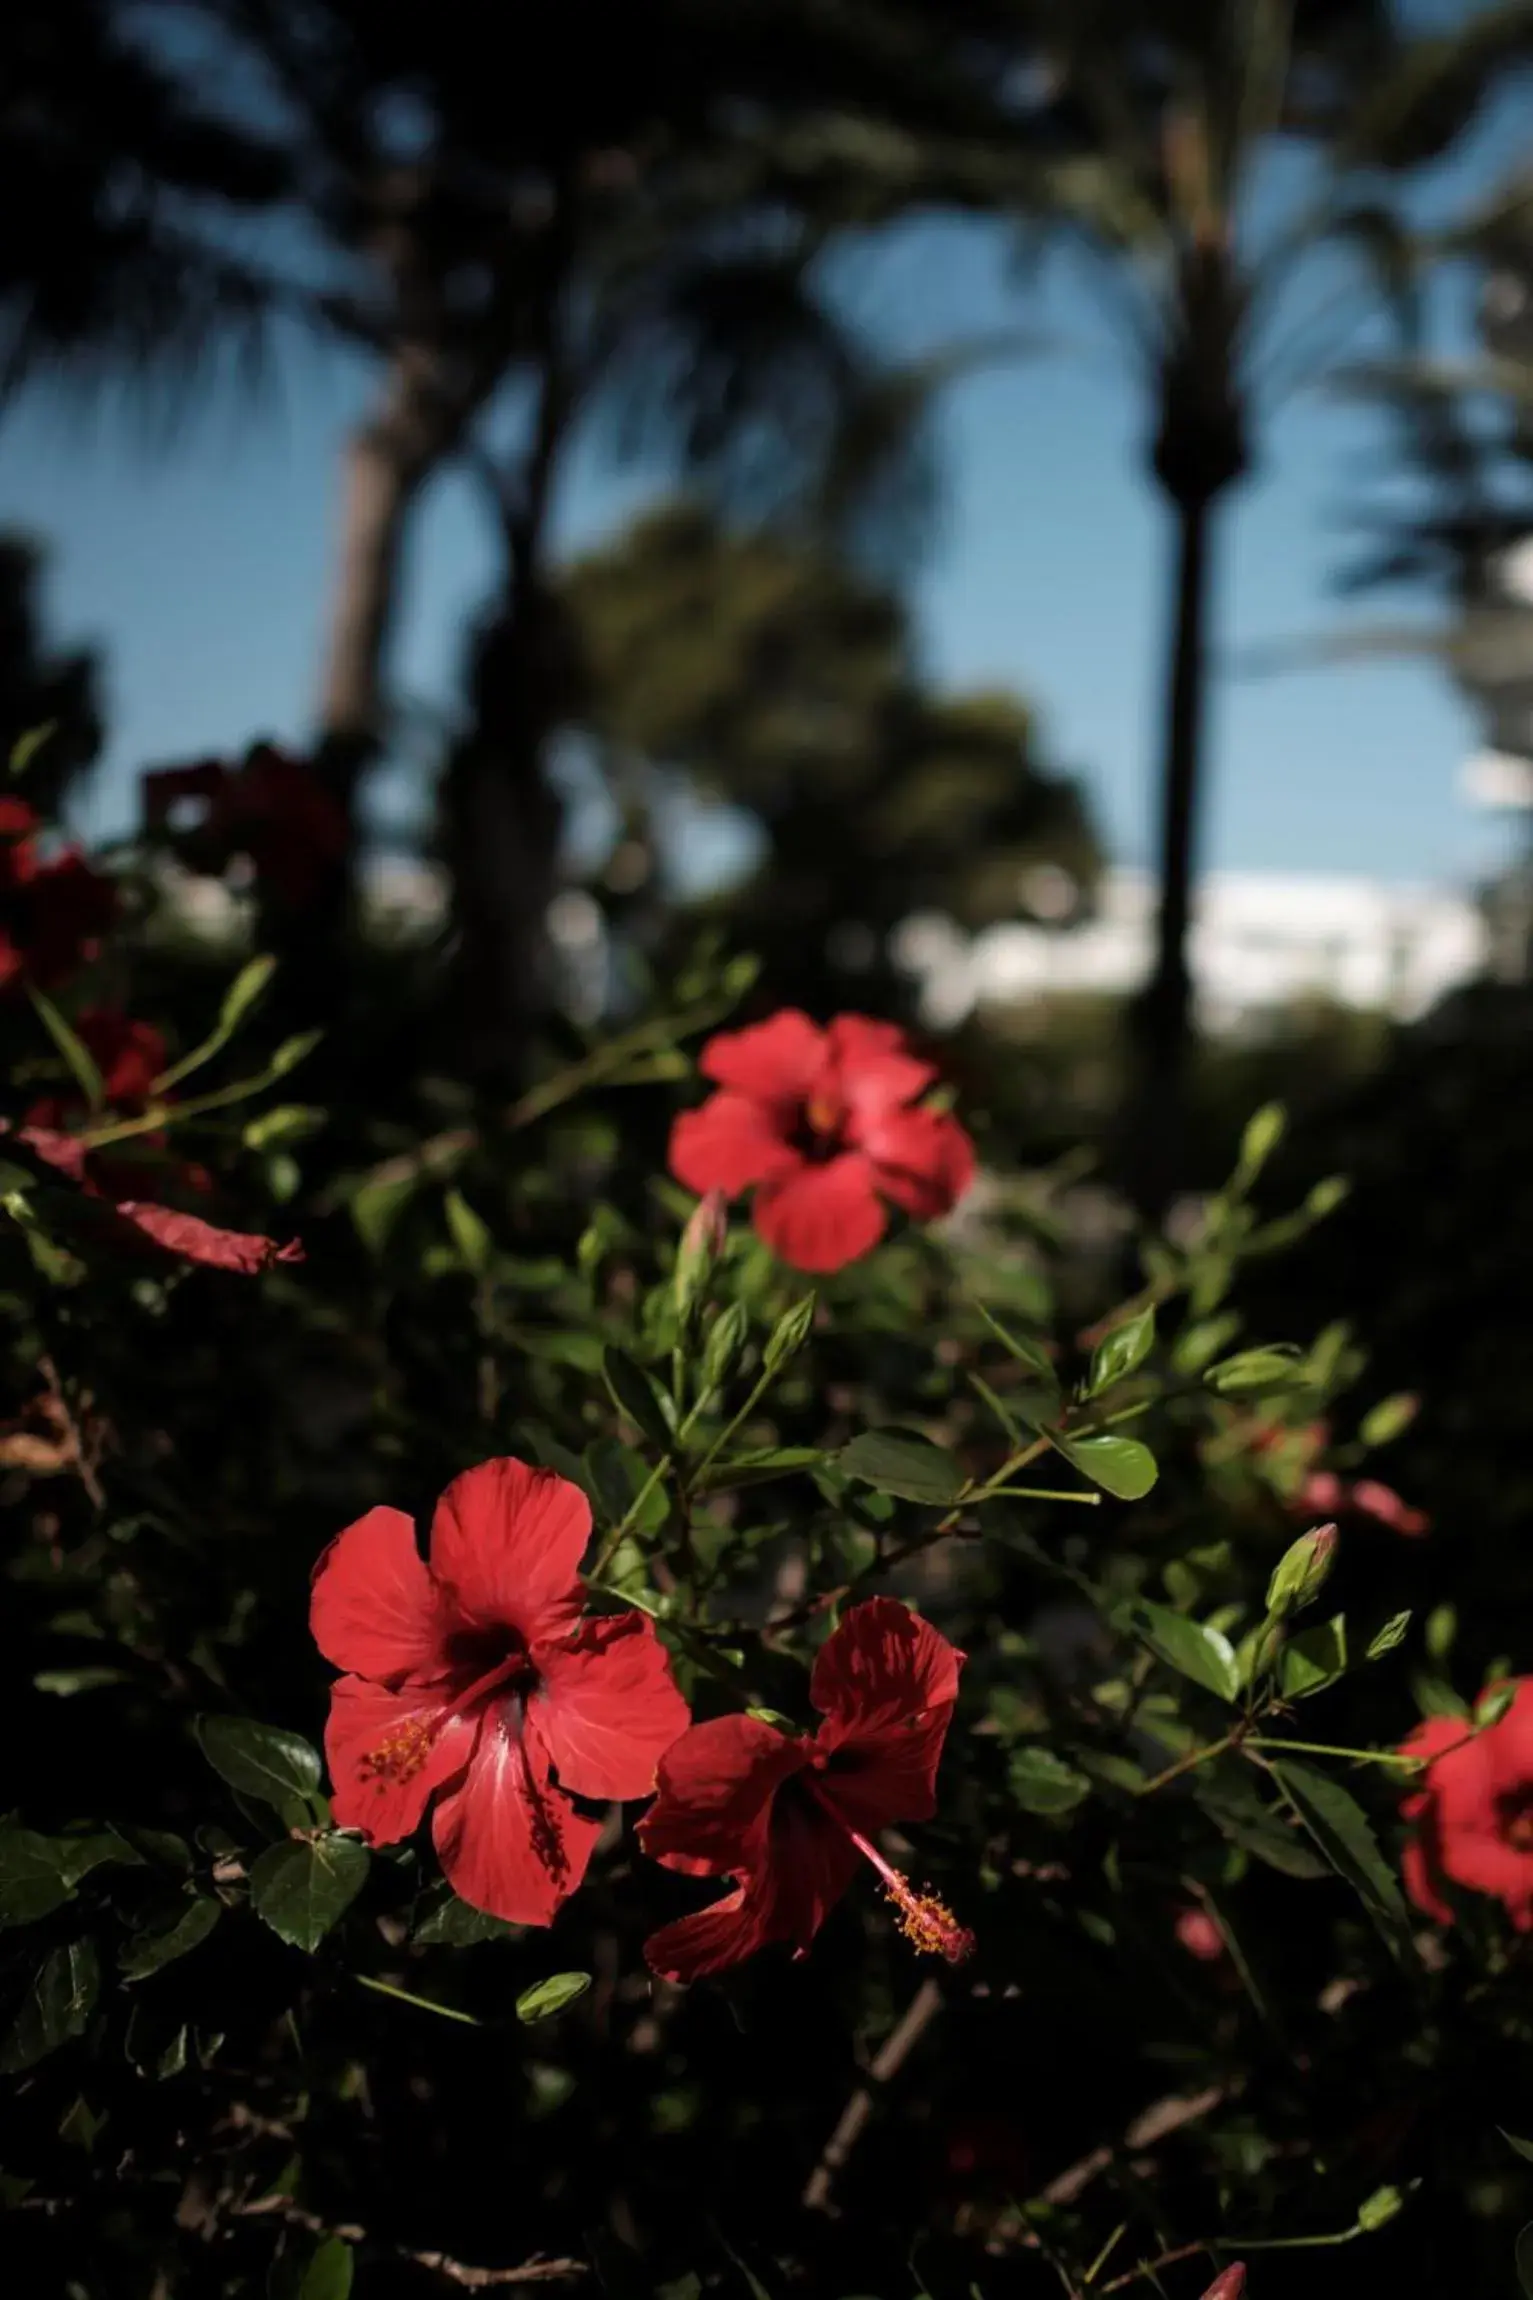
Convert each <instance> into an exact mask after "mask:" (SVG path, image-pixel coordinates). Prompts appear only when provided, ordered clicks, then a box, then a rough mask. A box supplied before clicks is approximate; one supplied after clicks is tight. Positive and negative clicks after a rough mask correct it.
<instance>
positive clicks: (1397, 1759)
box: [1246, 1733, 1474, 1767]
mask: <svg viewBox="0 0 1533 2300" xmlns="http://www.w3.org/2000/svg"><path fill="white" fill-rule="evenodd" d="M1473 1739H1474V1735H1473V1734H1472V1733H1466V1734H1465V1736H1464V1740H1465V1741H1472V1740H1473ZM1246 1745H1247V1747H1248V1748H1251V1749H1273V1750H1276V1751H1278V1752H1279V1753H1280V1754H1281V1753H1284V1752H1286V1753H1288V1754H1290V1755H1293V1756H1300V1757H1345V1758H1346V1759H1347V1760H1348V1761H1349V1763H1351V1764H1354V1765H1405V1766H1408V1767H1416V1766H1421V1765H1431V1764H1434V1763H1435V1762H1436V1759H1435V1758H1433V1757H1415V1756H1411V1755H1408V1754H1407V1752H1406V1751H1405V1750H1403V1749H1339V1748H1337V1747H1335V1746H1334V1745H1333V1744H1332V1743H1331V1742H1329V1741H1290V1740H1288V1739H1287V1738H1286V1737H1285V1736H1282V1735H1276V1734H1274V1735H1267V1734H1253V1735H1252V1736H1251V1738H1250V1740H1249V1741H1248V1742H1247V1744H1246ZM1455 1747H1457V1748H1462V1747H1463V1742H1457V1743H1455ZM1443 1754H1444V1755H1446V1754H1447V1752H1446V1750H1445V1751H1444V1752H1443Z"/></svg>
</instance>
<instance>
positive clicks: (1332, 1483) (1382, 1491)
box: [1292, 1469, 1432, 1541]
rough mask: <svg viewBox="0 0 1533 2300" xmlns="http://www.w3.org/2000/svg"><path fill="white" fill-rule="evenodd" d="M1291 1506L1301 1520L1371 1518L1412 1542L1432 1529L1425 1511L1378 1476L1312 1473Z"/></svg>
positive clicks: (1314, 1471)
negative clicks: (1349, 1477) (1310, 1518)
mask: <svg viewBox="0 0 1533 2300" xmlns="http://www.w3.org/2000/svg"><path fill="white" fill-rule="evenodd" d="M1292 1506H1293V1508H1294V1509H1295V1510H1296V1511H1297V1512H1298V1514H1299V1515H1300V1516H1301V1517H1371V1518H1373V1519H1374V1520H1375V1522H1376V1523H1377V1524H1379V1525H1384V1526H1388V1528H1389V1530H1390V1532H1391V1533H1398V1534H1403V1535H1404V1536H1405V1538H1406V1539H1407V1540H1411V1541H1415V1540H1418V1539H1419V1538H1420V1536H1421V1535H1422V1534H1424V1533H1430V1532H1431V1530H1432V1520H1431V1519H1430V1518H1429V1517H1428V1516H1427V1513H1426V1511H1425V1510H1424V1509H1412V1507H1411V1505H1410V1503H1409V1502H1408V1501H1402V1500H1401V1498H1400V1496H1399V1494H1397V1493H1396V1491H1395V1489H1394V1487H1393V1486H1391V1485H1384V1484H1382V1483H1381V1482H1380V1480H1379V1479H1378V1478H1376V1477H1360V1478H1355V1479H1347V1478H1343V1477H1338V1476H1337V1474H1336V1472H1335V1471H1334V1470H1332V1469H1317V1470H1311V1471H1310V1473H1309V1475H1308V1477H1306V1479H1305V1480H1304V1483H1303V1484H1302V1485H1301V1486H1300V1488H1299V1491H1298V1494H1297V1495H1296V1497H1295V1499H1294V1502H1293V1505H1292Z"/></svg>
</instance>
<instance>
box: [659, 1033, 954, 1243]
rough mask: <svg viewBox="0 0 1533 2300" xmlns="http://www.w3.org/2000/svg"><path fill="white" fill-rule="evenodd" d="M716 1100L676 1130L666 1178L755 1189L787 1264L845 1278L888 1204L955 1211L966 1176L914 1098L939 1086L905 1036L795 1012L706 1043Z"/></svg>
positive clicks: (760, 1225)
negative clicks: (820, 1023)
mask: <svg viewBox="0 0 1533 2300" xmlns="http://www.w3.org/2000/svg"><path fill="white" fill-rule="evenodd" d="M698 1068H699V1069H700V1070H701V1072H702V1074H703V1076H704V1077H705V1078H711V1079H712V1080H713V1081H714V1083H715V1084H716V1085H717V1086H718V1088H719V1092H718V1093H717V1094H714V1095H711V1096H710V1097H709V1099H708V1100H707V1101H706V1102H705V1103H703V1104H702V1106H701V1108H700V1109H697V1110H687V1111H683V1112H682V1114H681V1116H680V1117H679V1118H678V1119H677V1120H676V1123H675V1126H674V1127H673V1128H672V1131H671V1151H670V1164H671V1172H672V1173H673V1174H674V1175H675V1177H676V1179H677V1181H678V1182H682V1183H684V1184H685V1185H686V1187H687V1188H688V1189H689V1190H696V1191H697V1192H698V1193H699V1195H702V1194H703V1193H705V1192H706V1191H709V1190H714V1189H718V1190H723V1191H724V1192H725V1193H726V1194H727V1195H728V1196H729V1197H731V1198H734V1197H738V1196H739V1195H740V1193H741V1192H742V1191H743V1190H749V1189H751V1188H754V1189H755V1192H756V1201H755V1215H754V1219H755V1224H756V1228H757V1230H758V1231H759V1232H760V1234H761V1236H762V1237H763V1238H764V1239H765V1240H766V1242H767V1244H768V1245H769V1246H770V1247H771V1249H772V1251H773V1252H774V1253H775V1254H777V1255H780V1257H781V1258H782V1260H783V1261H785V1262H790V1263H792V1265H793V1266H794V1268H795V1269H799V1270H813V1271H829V1270H839V1269H841V1268H842V1267H843V1265H844V1264H845V1263H847V1262H852V1261H855V1260H856V1259H857V1257H858V1255H859V1254H866V1253H867V1252H868V1251H869V1249H870V1248H871V1247H873V1246H876V1245H877V1243H878V1241H879V1239H880V1238H881V1237H882V1236H883V1234H884V1223H885V1219H886V1217H885V1212H884V1206H883V1200H884V1199H886V1198H887V1199H891V1200H892V1201H893V1202H894V1204H895V1205H896V1206H900V1207H902V1208H903V1209H904V1211H905V1212H906V1213H907V1214H912V1215H914V1216H915V1217H916V1219H917V1220H918V1221H926V1222H929V1221H932V1220H934V1219H935V1218H936V1216H938V1215H939V1214H946V1213H949V1212H951V1210H952V1208H953V1207H954V1206H956V1205H957V1203H958V1201H959V1199H960V1198H961V1197H962V1196H963V1194H964V1192H965V1191H966V1190H967V1189H968V1187H969V1184H970V1182H971V1181H972V1180H973V1178H974V1146H973V1144H972V1143H971V1142H970V1140H969V1137H968V1135H967V1134H966V1133H965V1132H964V1129H963V1128H962V1127H961V1126H960V1125H959V1123H958V1121H957V1119H956V1118H952V1117H949V1116H948V1115H947V1113H946V1112H943V1111H937V1110H930V1109H926V1108H924V1107H922V1106H921V1105H920V1103H919V1102H918V1101H917V1097H918V1096H919V1095H921V1094H924V1093H925V1092H926V1090H927V1088H928V1087H929V1086H930V1085H931V1084H932V1082H933V1080H934V1079H935V1078H936V1075H937V1073H936V1071H935V1070H934V1069H933V1068H932V1066H931V1064H930V1063H927V1062H923V1061H921V1060H920V1058H919V1057H918V1056H917V1055H915V1054H913V1053H912V1052H911V1051H910V1047H909V1044H908V1042H907V1040H906V1038H905V1034H904V1032H903V1031H901V1030H899V1029H897V1028H896V1027H895V1025H894V1024H893V1023H890V1022H870V1021H868V1020H867V1018H866V1017H865V1016H863V1015H860V1014H840V1015H837V1017H836V1019H835V1020H834V1022H832V1023H831V1024H830V1025H829V1026H828V1027H827V1028H826V1029H824V1030H821V1029H820V1028H819V1027H818V1025H817V1024H815V1023H813V1022H811V1021H810V1019H809V1017H808V1015H807V1014H800V1013H798V1012H797V1011H796V1009H794V1008H792V1007H788V1008H785V1009H784V1011H783V1012H782V1013H781V1014H774V1015H773V1016H772V1018H771V1020H770V1021H768V1022H758V1023H755V1024H753V1025H752V1026H751V1027H750V1028H749V1029H747V1030H728V1031H724V1032H722V1033H721V1034H720V1036H718V1037H717V1038H710V1039H709V1041H708V1043H707V1045H706V1046H705V1047H704V1048H703V1051H702V1055H701V1058H700V1060H699V1063H698Z"/></svg>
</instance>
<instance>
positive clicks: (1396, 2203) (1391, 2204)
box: [1357, 2188, 1405, 2236]
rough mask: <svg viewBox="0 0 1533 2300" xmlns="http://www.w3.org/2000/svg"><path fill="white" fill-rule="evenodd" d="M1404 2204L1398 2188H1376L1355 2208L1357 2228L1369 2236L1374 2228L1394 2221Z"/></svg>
mask: <svg viewBox="0 0 1533 2300" xmlns="http://www.w3.org/2000/svg"><path fill="white" fill-rule="evenodd" d="M1404 2202H1405V2198H1404V2197H1403V2196H1402V2195H1401V2194H1400V2191H1399V2189H1398V2188H1376V2189H1375V2190H1374V2192H1373V2194H1372V2195H1371V2196H1368V2197H1365V2198H1364V2199H1363V2202H1362V2203H1361V2204H1360V2205H1359V2206H1358V2208H1357V2225H1358V2227H1359V2228H1361V2229H1362V2230H1363V2231H1364V2232H1365V2233H1366V2234H1367V2235H1369V2236H1371V2235H1372V2234H1373V2232H1374V2230H1375V2229H1376V2228H1383V2227H1384V2226H1385V2225H1386V2223H1387V2222H1389V2221H1391V2220H1393V2219H1394V2217H1395V2214H1396V2213H1397V2212H1398V2211H1399V2210H1400V2208H1401V2206H1402V2205H1403V2204H1404Z"/></svg>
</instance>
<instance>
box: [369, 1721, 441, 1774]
mask: <svg viewBox="0 0 1533 2300" xmlns="http://www.w3.org/2000/svg"><path fill="white" fill-rule="evenodd" d="M432 1737H433V1736H432V1730H431V1726H430V1724H429V1723H428V1721H427V1720H426V1719H425V1718H424V1717H407V1718H406V1720H405V1722H404V1723H403V1724H402V1725H396V1726H395V1728H394V1730H393V1732H392V1733H387V1734H385V1735H384V1737H383V1739H382V1740H381V1741H380V1742H379V1743H378V1746H377V1748H376V1749H369V1750H368V1752H367V1754H366V1756H365V1757H363V1759H362V1761H361V1763H360V1764H359V1765H358V1767H357V1770H358V1772H359V1773H360V1774H361V1776H362V1778H363V1780H364V1781H375V1782H376V1783H377V1784H378V1786H379V1787H380V1788H381V1787H382V1786H383V1784H384V1783H385V1782H386V1781H410V1780H413V1779H414V1777H415V1775H416V1774H417V1773H418V1772H419V1771H420V1769H421V1767H422V1766H423V1765H424V1764H425V1762H426V1759H427V1757H428V1756H429V1755H430V1753H431V1742H432Z"/></svg>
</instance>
